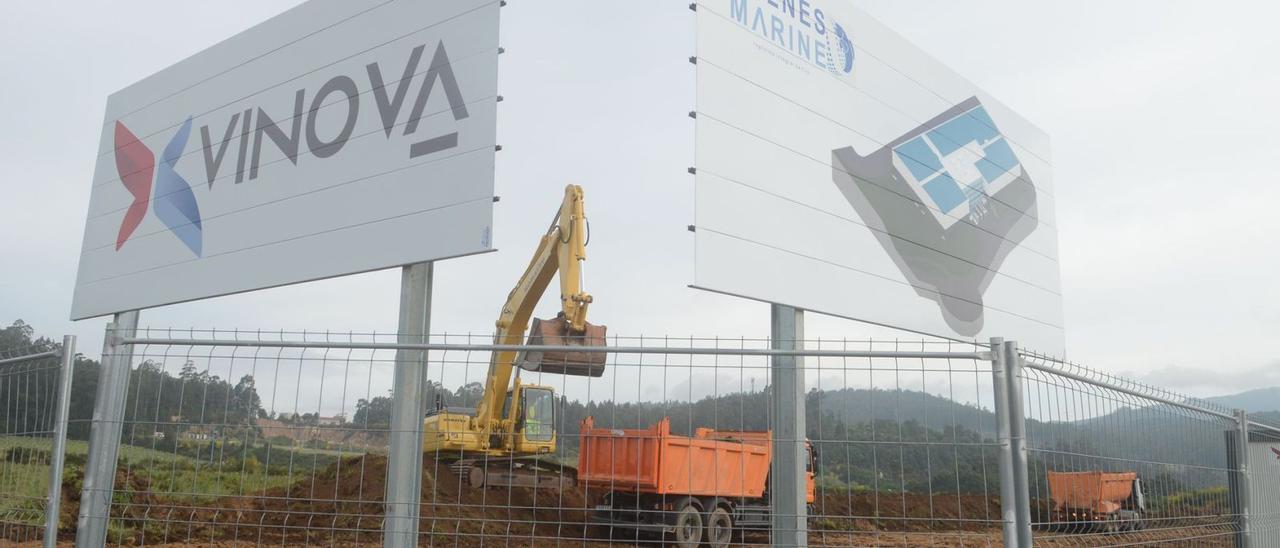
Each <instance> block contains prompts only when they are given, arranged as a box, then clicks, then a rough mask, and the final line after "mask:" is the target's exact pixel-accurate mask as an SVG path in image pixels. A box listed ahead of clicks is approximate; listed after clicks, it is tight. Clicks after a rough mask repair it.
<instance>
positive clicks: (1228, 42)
mask: <svg viewBox="0 0 1280 548" xmlns="http://www.w3.org/2000/svg"><path fill="white" fill-rule="evenodd" d="M687 3H688V2H687V0H679V1H677V0H663V1H661V2H640V3H626V4H622V3H613V2H609V3H603V2H599V1H598V0H590V1H589V0H575V1H568V0H542V1H540V2H533V1H530V0H514V1H512V2H510V5H509V6H508V7H507V8H505V9H504V10H503V13H502V17H503V21H502V27H503V28H502V43H503V46H504V47H505V48H506V49H507V53H506V54H505V55H503V57H502V66H501V76H500V78H501V82H500V92H501V93H502V94H503V95H504V96H505V97H506V98H507V100H506V101H505V102H504V103H502V104H501V105H500V110H499V115H500V122H499V142H500V143H502V144H503V146H504V150H503V152H501V153H499V159H498V181H497V192H498V194H499V195H500V196H501V197H502V201H501V203H499V204H497V208H496V211H495V243H496V246H497V248H498V249H499V252H497V253H492V254H489V255H485V256H479V257H470V258H464V259H460V260H456V261H450V262H447V263H441V264H439V265H438V266H437V274H438V277H437V280H436V300H435V308H434V316H433V320H432V327H433V331H437V332H442V331H448V332H453V333H457V332H467V331H474V332H484V331H488V330H489V329H491V326H492V321H493V319H494V318H495V317H496V314H497V311H498V309H499V306H500V305H501V301H502V300H503V298H504V297H505V296H506V294H507V291H508V290H509V289H510V286H511V285H512V284H513V283H514V281H515V279H516V277H517V276H518V275H519V273H520V271H521V270H522V268H523V265H524V264H525V262H527V260H528V256H529V254H530V253H531V252H532V248H533V245H534V243H535V242H536V239H537V237H538V236H539V235H540V233H541V231H542V230H543V229H544V228H545V223H546V220H547V218H548V217H550V215H551V213H552V211H553V208H554V207H555V206H556V205H557V203H558V200H559V193H560V188H562V187H563V185H564V184H565V183H568V182H574V183H578V184H582V185H584V186H585V187H586V189H587V193H588V194H587V199H588V204H587V205H588V208H589V210H588V214H589V215H590V216H591V218H592V228H593V232H594V235H593V237H594V240H593V242H592V247H591V248H590V249H589V250H588V251H589V254H590V262H589V264H588V267H587V268H588V278H587V280H588V286H589V287H588V289H589V290H590V291H591V292H592V293H594V294H595V295H596V305H594V307H593V313H594V316H593V320H596V321H599V322H602V323H607V324H609V325H610V327H611V329H612V332H613V333H618V334H625V335H638V334H642V333H643V334H646V335H660V334H671V335H678V336H688V335H690V334H697V335H722V336H729V337H735V336H742V335H745V336H764V335H767V334H768V319H769V318H768V309H767V307H766V306H764V305H762V304H759V303H753V302H744V301H740V300H737V299H733V298H729V297H723V296H719V295H712V294H707V293H703V292H699V291H696V290H693V289H689V288H687V287H686V285H687V284H688V283H689V282H690V281H691V280H692V238H691V237H690V236H691V235H690V234H688V233H687V232H686V231H685V226H686V225H688V224H690V223H692V221H693V219H692V212H693V208H692V205H691V204H690V203H689V202H690V201H691V199H692V195H693V194H692V178H691V177H688V176H685V175H683V167H684V166H688V165H692V156H693V154H692V142H693V139H692V132H693V126H692V123H691V121H690V120H688V119H687V118H685V117H684V112H686V111H688V110H692V89H691V88H690V89H688V90H687V91H688V92H689V93H688V94H686V95H681V94H680V93H673V94H670V96H669V97H655V98H652V99H653V100H652V101H644V102H643V104H641V103H634V104H633V103H630V102H629V101H627V100H624V99H620V98H626V97H627V96H626V95H625V94H626V90H627V89H628V88H630V87H635V86H633V84H636V83H637V82H641V81H646V82H647V80H646V79H651V78H662V77H664V75H667V74H683V75H684V76H682V77H679V78H675V79H674V80H673V81H672V84H671V85H673V86H675V87H677V88H678V87H680V86H689V85H691V82H692V69H691V68H690V65H688V63H687V61H685V58H687V57H688V56H689V55H692V52H693V44H692V41H691V38H692V34H691V33H688V36H687V37H686V36H685V35H680V36H677V37H674V38H672V37H668V36H657V35H654V34H652V33H649V32H647V31H646V29H651V28H668V27H664V25H673V24H674V25H685V26H686V27H682V28H690V29H691V28H692V25H693V18H692V17H691V16H690V13H689V12H688V10H687V9H686V8H685V6H686V5H687ZM293 4H295V2H261V1H259V2H216V3H195V2H165V1H159V0H147V1H135V2H128V3H98V2H94V3H89V2H52V3H51V2H7V3H5V4H4V6H3V7H2V8H0V48H3V51H4V52H5V53H4V54H3V55H0V69H2V70H3V74H5V75H6V77H5V79H4V81H5V84H4V86H3V87H0V104H3V105H4V112H3V114H2V115H0V121H2V124H0V128H2V130H0V174H2V175H0V181H2V182H0V184H2V185H3V190H4V191H3V193H2V194H0V226H2V227H3V229H4V234H5V239H4V240H3V241H2V242H0V258H2V259H0V260H3V264H4V265H5V269H4V271H5V275H4V276H3V278H0V320H3V321H6V322H7V321H10V320H12V319H16V318H21V319H23V320H25V321H27V322H28V323H30V324H33V325H34V326H35V327H36V328H37V329H38V330H39V332H40V333H42V334H46V335H58V334H62V333H72V334H75V335H78V336H79V337H80V341H81V342H80V345H81V351H83V352H85V353H86V354H89V355H92V356H96V355H97V354H98V353H99V351H100V348H101V340H102V328H103V326H104V324H105V323H106V319H95V320H87V321H82V322H74V323H73V322H70V321H69V320H68V319H67V318H68V315H69V309H70V301H71V294H72V288H73V286H74V282H75V274H76V265H77V260H78V254H79V248H80V243H81V237H82V233H83V229H84V217H85V211H86V208H87V203H88V196H89V193H88V191H89V186H90V182H91V177H92V171H93V162H94V155H95V151H96V150H97V146H98V144H97V138H98V136H99V134H100V127H101V124H102V120H103V112H104V109H105V103H106V98H107V95H108V94H110V93H111V92H114V91H116V90H118V89H120V88H122V87H125V86H127V85H129V84H131V83H132V82H134V81H136V80H138V79H140V78H142V77H144V76H146V75H148V74H151V73H153V72H155V71H157V70H159V69H161V68H164V67H165V66H167V65H169V64H172V63H174V62H176V61H179V60H181V59H182V58H185V57H187V56H188V55H190V54H192V53H195V52H197V51H199V50H201V49H203V48H205V47H208V46H209V45H212V44H214V43H216V42H217V41H219V40H221V39H224V38H226V37H229V36H231V35H233V34H235V33H236V32H239V31H241V30H244V29H245V28H247V27H249V26H251V25H253V24H254V23H256V22H258V21H261V20H263V19H265V18H267V17H270V16H272V15H274V14H276V13H279V12H281V11H283V10H285V9H287V8H288V7H290V6H292V5H293ZM855 4H856V5H858V6H859V7H861V8H863V9H864V10H866V11H868V12H870V13H871V14H872V15H874V16H876V17H877V18H879V19H880V20H881V21H882V22H884V23H885V24H887V25H889V26H890V27H893V28H894V29H896V30H897V31H899V32H900V33H902V34H903V35H905V36H906V37H907V38H909V39H910V40H912V41H913V42H915V43H916V44H917V45H919V46H920V47H921V48H923V49H924V50H925V51H928V52H930V53H931V54H933V55H935V56H936V57H938V58H939V59H941V60H942V61H943V62H944V63H946V64H948V65H950V66H951V67H952V68H954V69H956V70H957V71H958V72H960V73H961V74H963V75H965V76H966V77H968V78H969V79H970V80H972V81H973V82H974V83H976V84H977V85H978V86H979V87H982V88H984V89H985V90H987V91H988V92H990V93H991V94H992V95H994V96H995V97H997V98H999V99H1001V100H1002V101H1003V102H1004V103H1006V104H1007V105H1009V106H1010V107H1012V108H1013V109H1014V110H1017V111H1019V112H1020V113H1021V114H1023V115H1024V116H1025V117H1026V118H1028V119H1029V120H1031V121H1032V122H1034V123H1036V124H1037V125H1039V126H1040V127H1041V128H1043V129H1044V130H1045V131H1046V132H1047V133H1048V134H1049V135H1050V136H1051V138H1052V142H1053V164H1054V169H1055V173H1054V181H1055V186H1056V193H1057V194H1056V195H1057V202H1056V203H1057V207H1058V212H1057V214H1058V219H1059V235H1060V256H1061V257H1060V258H1061V267H1062V290H1063V294H1064V299H1065V315H1066V318H1065V321H1066V334H1067V335H1066V336H1067V352H1068V357H1070V358H1071V359H1073V360H1075V361H1079V362H1083V363H1085V364H1088V365H1091V366H1094V367H1098V368H1103V369H1108V370H1111V371H1115V372H1119V373H1123V374H1127V375H1131V376H1134V377H1136V378H1139V379H1142V380H1148V381H1152V382H1155V383H1158V384H1161V385H1165V386H1169V387H1171V388H1174V389H1177V390H1181V391H1186V392H1190V393H1194V394H1198V395H1216V394H1222V393H1229V392H1236V391H1241V390H1245V389H1250V388H1257V387H1261V386H1270V385H1280V353H1278V352H1277V350H1276V345H1275V340H1276V334H1277V333H1280V306H1277V305H1278V304H1280V289H1278V288H1277V284H1276V283H1275V279H1276V276H1277V273H1278V271H1280V245H1277V244H1278V243H1280V242H1278V241H1277V237H1276V235H1277V234H1280V215H1276V214H1275V213H1274V208H1275V204H1277V203H1280V176H1278V175H1277V174H1276V171H1275V168H1274V165H1273V164H1274V163H1275V158H1276V151H1277V150H1280V132H1277V131H1276V125H1277V122H1280V106H1278V105H1277V101H1276V98H1277V97H1280V63H1277V62H1276V60H1275V58H1274V55H1275V52H1276V51H1278V50H1280V36H1278V35H1277V33H1275V32H1274V28H1273V27H1274V22H1275V21H1276V20H1280V6H1277V5H1276V4H1275V3H1273V2H1262V1H1257V2H1229V3H1221V2H1215V3H1210V2H1203V1H1186V2H1175V1H1168V0H1158V1H1156V0H1149V1H1130V2H1107V3H1102V2H1097V3H1088V4H1084V3H1063V2H1025V1H1012V0H1010V1H981V2H971V1H970V2H954V1H943V0H936V1H915V0H912V1H903V0H859V1H856V2H855ZM570 29H572V30H573V33H572V34H570V33H568V31H569V30H570ZM681 71H683V72H681ZM586 93H590V94H591V95H590V96H589V97H588V96H586V95H584V94H586ZM575 94H577V95H575ZM566 97H569V98H570V99H566ZM684 97H688V99H684ZM565 109H568V110H572V111H573V112H572V114H573V115H572V116H567V115H566V113H565ZM566 119H567V120H568V122H566V123H557V122H558V120H566ZM413 237H415V236H414V235H408V241H406V242H377V243H374V244H376V245H412V238H413ZM421 237H428V236H427V235H422V236H421ZM398 282H399V272H398V271H386V272H379V273H372V274H366V275H360V276H352V277H347V278H342V279H335V280H329V281H324V282H317V283H312V284H307V285H303V286H295V287H289V288H282V289H275V290H268V291H263V292H257V293H253V294H245V295H238V296H232V297H225V298H220V299H214V300H210V301H206V302H200V303H192V304H184V305H176V306H171V307H165V308H162V309H156V310H148V311H145V312H144V313H143V320H142V323H143V324H144V325H151V326H174V327H188V326H196V327H218V328H241V329H257V328H265V329H279V328H285V329H310V330H321V331H323V330H326V329H329V330H336V331H346V330H358V331H372V330H377V331H384V332H389V331H393V330H394V329H395V318H396V305H397V302H398V299H397V291H398V287H399V283H398ZM540 310H542V311H543V315H546V314H548V313H553V312H549V311H554V302H552V301H544V305H543V307H542V308H541V309H540ZM808 322H809V323H808V328H809V333H808V334H809V335H810V336H822V337H849V338H865V337H868V336H871V337H877V338H882V337H894V336H899V337H903V338H907V339H917V340H918V339H919V337H918V336H913V335H910V334H901V333H896V334H895V333H893V332H890V331H888V330H885V329H880V328H872V327H868V326H864V325H860V324H856V323H853V322H848V321H844V320H836V319H829V318H817V317H812V316H811V317H810V318H809V319H808Z"/></svg>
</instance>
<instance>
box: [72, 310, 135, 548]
mask: <svg viewBox="0 0 1280 548" xmlns="http://www.w3.org/2000/svg"><path fill="white" fill-rule="evenodd" d="M137 330H138V311H137V310H131V311H128V312H120V313H117V314H116V315H115V318H114V321H112V322H111V323H109V324H107V334H106V340H105V341H104V342H103V345H102V368H101V370H100V371H99V372H98V392H97V394H96V396H95V399H94V400H93V422H92V425H91V429H90V431H89V458H88V460H87V462H86V463H85V467H84V489H83V490H82V491H81V493H80V515H79V516H78V518H77V520H76V547H77V548H98V547H100V546H103V545H105V544H106V542H107V522H108V521H109V520H110V519H111V495H112V490H113V488H114V487H115V480H116V457H117V456H118V455H119V453H120V433H121V431H122V430H123V428H124V411H125V399H126V398H127V397H128V394H129V366H130V364H131V363H132V362H133V345H129V344H123V343H122V342H121V341H123V340H124V338H125V337H132V336H134V334H135V332H136V331H137Z"/></svg>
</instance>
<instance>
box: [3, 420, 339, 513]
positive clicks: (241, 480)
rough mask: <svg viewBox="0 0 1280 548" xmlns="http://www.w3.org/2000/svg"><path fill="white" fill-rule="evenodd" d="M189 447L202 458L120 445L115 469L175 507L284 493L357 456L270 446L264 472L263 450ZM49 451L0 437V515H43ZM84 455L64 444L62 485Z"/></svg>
mask: <svg viewBox="0 0 1280 548" xmlns="http://www.w3.org/2000/svg"><path fill="white" fill-rule="evenodd" d="M193 447H194V446H184V447H183V448H182V449H181V451H183V452H184V453H186V452H190V453H192V454H193V455H197V456H200V457H202V458H193V457H192V456H187V455H184V454H174V453H173V452H166V451H158V450H154V449H150V448H147V447H137V446H133V445H126V444H122V445H121V446H120V456H119V464H118V465H119V466H120V467H121V468H124V469H126V470H128V471H129V474H130V475H132V476H137V477H138V478H139V479H140V480H142V481H146V482H149V491H151V493H152V494H153V495H155V496H157V497H160V498H161V499H163V500H166V501H170V502H173V503H178V504H181V503H209V502H212V501H214V500H216V499H218V498H221V497H226V496H235V495H250V496H252V495H255V494H260V493H262V492H263V491H265V490H270V489H275V488H282V487H287V486H289V485H292V484H294V483H297V482H299V481H303V480H305V479H307V478H309V477H311V475H312V472H313V469H314V470H323V469H325V468H327V467H328V466H329V465H331V464H332V463H333V462H334V461H335V460H337V459H339V458H343V457H350V456H359V455H361V454H363V453H362V452H358V451H349V450H338V449H315V448H305V447H281V446H274V447H272V448H271V449H270V453H269V454H270V463H269V466H268V463H266V462H260V461H259V460H258V458H257V457H256V456H253V454H254V453H256V454H258V455H261V456H262V457H263V458H264V459H265V458H266V456H267V448H266V445H265V444H258V445H254V446H253V447H251V448H250V450H249V451H245V449H244V447H243V446H241V445H238V444H229V445H228V446H226V447H224V448H221V449H223V450H224V451H225V452H223V453H222V454H221V456H220V457H215V458H213V459H212V460H211V459H210V457H209V454H208V453H209V447H208V446H204V447H203V448H202V450H200V451H198V452H197V451H196V450H194V449H193ZM51 449H52V441H51V440H50V439H48V438H29V437H13V436H4V437H0V514H3V513H5V512H15V515H28V514H29V515H33V516H36V517H37V518H38V517H39V516H40V515H41V514H42V513H43V508H44V497H45V496H46V493H47V492H48V488H49V464H48V455H49V453H50V451H51ZM88 452H89V444H88V442H85V441H78V440H68V441H67V446H66V454H67V464H66V466H65V468H64V470H63V481H64V483H71V484H72V486H73V487H74V488H78V487H79V482H80V481H82V478H83V473H84V472H83V468H84V462H85V460H86V458H87V455H88ZM10 455H12V457H10ZM246 455H247V456H246ZM290 457H291V458H290ZM242 459H243V460H242ZM11 460H12V461H16V462H11ZM290 460H292V470H290ZM135 488H136V487H135V486H134V485H131V486H130V487H129V489H125V490H123V491H121V492H117V493H116V497H117V499H120V500H127V499H128V498H129V497H130V491H131V490H133V489H135ZM37 521H38V520H37Z"/></svg>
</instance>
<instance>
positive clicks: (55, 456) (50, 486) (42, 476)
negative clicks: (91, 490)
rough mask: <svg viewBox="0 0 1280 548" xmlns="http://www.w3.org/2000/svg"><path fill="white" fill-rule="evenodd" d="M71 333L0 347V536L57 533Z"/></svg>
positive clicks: (27, 538) (30, 539)
mask: <svg viewBox="0 0 1280 548" xmlns="http://www.w3.org/2000/svg"><path fill="white" fill-rule="evenodd" d="M74 352H75V351H74V338H72V337H68V338H66V339H64V341H63V346H61V347H59V346H56V345H53V344H42V348H22V349H10V350H7V351H0V539H3V540H6V541H10V542H17V543H35V542H37V541H42V540H43V541H45V542H46V545H52V544H51V543H52V542H53V541H54V539H55V538H56V532H57V527H58V517H59V512H58V509H59V503H60V502H61V497H62V489H61V487H60V486H61V484H62V482H61V472H62V469H61V468H62V467H61V464H62V455H63V454H64V453H65V451H64V444H65V441H66V413H67V398H68V396H69V392H70V381H71V379H70V375H71V367H70V364H71V361H70V360H69V359H64V357H66V356H72V355H74Z"/></svg>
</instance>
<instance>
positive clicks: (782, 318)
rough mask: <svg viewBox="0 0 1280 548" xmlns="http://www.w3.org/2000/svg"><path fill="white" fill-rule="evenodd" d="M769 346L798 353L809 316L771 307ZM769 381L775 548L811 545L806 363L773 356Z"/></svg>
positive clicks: (795, 357) (789, 357) (787, 308)
mask: <svg viewBox="0 0 1280 548" xmlns="http://www.w3.org/2000/svg"><path fill="white" fill-rule="evenodd" d="M770 314H771V322H770V323H771V328H770V338H769V342H770V347H771V348H774V349H777V350H799V349H801V348H802V346H803V342H802V341H803V340H804V311H803V310H800V309H797V308H794V307H790V306H785V305H780V304H774V305H771V311H770ZM771 365H772V367H770V376H771V377H772V379H771V381H772V382H771V383H770V384H771V385H772V387H773V394H772V396H771V402H772V405H773V417H774V423H773V463H772V465H771V468H770V470H769V477H770V481H771V483H772V485H770V486H769V492H770V493H772V494H773V496H772V498H773V501H772V506H773V517H772V522H773V523H772V525H773V527H772V534H773V538H772V541H773V542H772V544H773V545H774V546H807V545H808V531H807V525H808V519H807V513H808V501H807V500H806V497H805V495H806V494H807V492H808V489H807V487H808V486H807V482H806V481H805V463H806V460H807V457H806V453H807V451H806V447H805V402H804V361H803V358H801V357H798V356H774V357H773V359H772V360H771Z"/></svg>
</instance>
